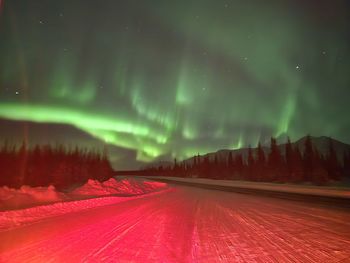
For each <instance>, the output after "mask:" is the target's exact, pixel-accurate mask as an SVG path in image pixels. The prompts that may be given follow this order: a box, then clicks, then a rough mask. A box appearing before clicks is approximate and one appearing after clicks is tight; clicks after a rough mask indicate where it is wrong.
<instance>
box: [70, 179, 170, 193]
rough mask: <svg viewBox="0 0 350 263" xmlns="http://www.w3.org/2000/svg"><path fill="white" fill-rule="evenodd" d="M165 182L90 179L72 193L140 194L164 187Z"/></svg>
mask: <svg viewBox="0 0 350 263" xmlns="http://www.w3.org/2000/svg"><path fill="white" fill-rule="evenodd" d="M165 186H166V184H165V183H159V182H149V181H146V180H137V179H133V178H128V179H122V180H116V179H114V178H111V179H109V180H108V181H105V182H102V183H100V182H99V181H95V180H89V181H88V182H87V183H86V184H85V185H83V186H81V187H79V188H77V189H75V190H74V191H72V193H71V194H72V195H78V196H95V195H98V196H102V195H115V194H117V195H123V196H130V195H140V194H145V193H149V192H153V191H155V190H158V189H160V188H164V187H165Z"/></svg>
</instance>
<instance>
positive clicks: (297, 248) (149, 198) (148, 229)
mask: <svg viewBox="0 0 350 263" xmlns="http://www.w3.org/2000/svg"><path fill="white" fill-rule="evenodd" d="M0 262H21V263H23V262H65V263H68V262H146V263H147V262H264V263H265V262H284V263H287V262H350V211H349V210H340V209H331V208H326V207H320V206H312V205H310V204H303V203H299V202H292V201H286V200H280V199H272V198H265V197H260V196H251V195H242V194H237V193H229V192H222V191H212V190H204V189H198V188H194V187H174V188H172V189H170V191H163V192H159V193H157V194H153V195H146V196H144V197H142V198H137V199H131V200H127V201H123V202H118V203H116V204H109V205H105V206H99V207H94V208H89V209H85V210H82V211H76V212H69V213H67V214H62V215H58V216H55V217H49V218H46V219H43V220H41V221H36V222H34V223H32V224H27V225H24V226H21V227H17V228H12V229H8V230H6V229H5V230H2V231H1V232H0Z"/></svg>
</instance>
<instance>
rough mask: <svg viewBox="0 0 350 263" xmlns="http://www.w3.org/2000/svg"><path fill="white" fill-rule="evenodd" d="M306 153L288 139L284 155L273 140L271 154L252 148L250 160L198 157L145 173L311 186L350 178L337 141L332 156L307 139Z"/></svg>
mask: <svg viewBox="0 0 350 263" xmlns="http://www.w3.org/2000/svg"><path fill="white" fill-rule="evenodd" d="M303 148H304V149H303V152H301V151H300V149H299V148H298V147H297V146H293V145H292V144H291V142H290V140H289V139H288V141H287V143H286V144H285V147H284V152H282V151H281V150H280V148H279V147H278V145H277V142H276V139H275V138H271V144H270V151H269V152H268V153H265V151H264V150H263V148H262V146H261V144H260V143H259V145H258V147H257V148H256V149H252V148H251V147H249V148H248V153H247V155H246V156H243V155H242V154H239V153H237V154H233V153H232V152H229V154H228V156H227V157H226V158H225V159H223V158H219V156H218V155H214V158H211V159H209V156H208V155H206V156H200V155H197V156H194V157H193V159H192V162H181V163H178V162H177V161H176V159H175V161H174V165H173V166H168V167H162V166H159V167H152V168H148V169H145V170H144V171H143V172H144V173H146V174H152V175H160V176H182V177H191V178H193V177H200V178H210V179H229V180H247V181H257V182H281V183H283V182H290V183H302V182H311V183H313V184H317V185H325V184H327V183H328V182H330V181H336V180H340V179H341V178H342V177H343V176H349V174H350V153H349V152H348V153H344V157H343V160H342V162H340V161H339V160H338V158H337V154H336V151H335V149H334V145H333V141H332V140H331V139H330V140H329V145H328V153H327V154H325V155H322V154H321V153H320V152H319V151H318V150H317V148H315V147H313V145H312V141H311V137H310V136H307V137H306V140H305V142H304V147H303Z"/></svg>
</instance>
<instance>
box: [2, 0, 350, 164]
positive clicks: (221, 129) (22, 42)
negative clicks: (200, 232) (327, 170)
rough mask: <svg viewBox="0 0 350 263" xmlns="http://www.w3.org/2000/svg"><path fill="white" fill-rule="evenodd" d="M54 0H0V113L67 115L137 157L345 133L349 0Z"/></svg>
mask: <svg viewBox="0 0 350 263" xmlns="http://www.w3.org/2000/svg"><path fill="white" fill-rule="evenodd" d="M59 2H60V3H53V2H50V4H48V3H45V1H42V2H40V1H39V3H40V4H37V5H40V6H41V7H42V10H45V11H40V10H41V9H40V8H37V5H35V4H31V3H29V2H28V3H21V1H7V2H5V4H4V9H3V10H2V13H1V17H0V39H1V43H0V96H1V97H0V118H4V119H9V120H17V121H32V122H39V123H57V124H66V125H71V126H74V127H76V128H78V129H80V130H81V131H84V132H86V133H88V134H90V135H92V136H93V137H95V138H97V139H98V140H101V141H102V142H104V143H106V144H109V145H113V146H116V147H121V148H126V149H131V150H134V151H136V153H137V154H136V158H137V160H138V161H142V162H150V161H154V160H156V159H157V158H162V157H164V156H166V157H167V158H168V159H169V158H178V159H183V158H188V157H190V156H193V155H194V154H197V153H200V154H203V153H206V152H209V151H215V150H218V149H221V148H230V149H234V148H240V147H243V146H248V145H252V146H255V145H256V144H257V143H258V142H259V141H261V142H263V143H264V142H267V141H268V138H269V137H270V136H276V137H280V138H285V136H286V135H289V136H290V137H291V138H292V139H297V138H298V137H300V136H303V135H305V134H306V133H311V134H313V135H329V136H333V137H336V138H339V139H341V140H344V141H346V142H350V135H349V133H348V131H349V128H350V121H349V118H348V117H347V116H345V115H344V114H343V113H344V111H346V110H345V109H346V105H347V103H348V102H347V99H346V97H347V96H349V91H348V87H349V83H350V77H349V74H346V72H347V69H349V68H350V65H349V64H350V62H349V61H350V60H349V59H346V58H349V53H350V52H349V46H350V45H349V38H348V36H347V33H346V32H347V28H348V26H347V23H348V22H349V21H350V19H349V15H348V14H347V13H346V12H345V11H344V10H343V9H345V10H346V6H345V7H344V5H346V3H345V1H339V3H337V5H335V6H333V5H332V8H333V9H334V10H336V12H338V19H333V20H332V19H331V18H328V19H327V17H326V18H324V17H323V20H322V21H320V19H319V17H318V16H317V14H313V12H317V11H318V12H326V13H327V11H326V9H327V8H325V10H323V9H322V10H316V11H315V10H314V9H313V8H310V7H308V8H309V9H308V8H306V6H304V7H303V8H300V9H298V8H297V7H295V5H293V2H294V1H271V3H269V4H266V3H263V2H262V1H238V0H235V1H230V2H229V3H228V4H227V3H226V2H225V1H176V3H175V2H172V3H170V2H169V1H148V5H146V4H141V3H138V2H135V1H129V3H127V4H126V3H121V2H122V1H120V2H119V1H106V3H104V4H102V3H100V7H99V8H97V7H96V5H97V4H96V3H93V1H91V2H89V3H85V2H84V4H82V2H81V3H80V4H78V2H79V1H75V3H71V2H70V1H59ZM323 4H324V3H323ZM82 5H84V6H83V7H82ZM310 5H311V4H310ZM329 5H331V4H329ZM333 9H332V10H333ZM89 10H90V11H89ZM91 10H95V11H93V12H92V11H91ZM346 36H347V37H346ZM331 88H332V89H333V90H332V91H331V90H330V89H331ZM67 136H68V135H67Z"/></svg>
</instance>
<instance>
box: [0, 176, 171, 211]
mask: <svg viewBox="0 0 350 263" xmlns="http://www.w3.org/2000/svg"><path fill="white" fill-rule="evenodd" d="M165 187H166V184H165V183H159V182H150V181H147V180H145V179H141V178H140V179H134V178H124V179H120V180H118V179H115V178H110V179H109V180H108V181H105V182H102V183H101V182H99V181H95V180H89V181H88V182H87V183H86V184H84V185H82V186H80V187H78V188H76V189H74V190H72V191H70V192H68V193H62V192H58V191H57V190H56V189H55V187H54V186H52V185H50V186H48V187H30V186H26V185H24V186H22V187H21V188H20V189H12V188H9V187H6V186H4V187H0V211H1V210H2V211H4V210H14V209H21V208H26V207H31V206H37V205H44V204H49V203H57V202H64V201H74V200H81V199H87V198H93V197H99V196H110V195H118V196H134V195H142V194H147V193H150V192H154V191H158V190H162V189H164V188H165Z"/></svg>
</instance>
